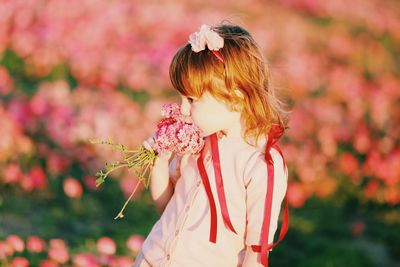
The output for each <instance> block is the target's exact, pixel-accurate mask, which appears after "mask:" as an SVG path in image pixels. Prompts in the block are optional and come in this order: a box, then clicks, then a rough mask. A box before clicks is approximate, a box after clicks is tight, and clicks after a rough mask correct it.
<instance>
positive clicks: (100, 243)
mask: <svg viewBox="0 0 400 267" xmlns="http://www.w3.org/2000/svg"><path fill="white" fill-rule="evenodd" d="M97 250H98V251H99V252H100V253H101V254H105V255H114V254H115V251H116V246H115V242H114V240H112V239H111V238H109V237H102V238H100V239H99V240H97Z"/></svg>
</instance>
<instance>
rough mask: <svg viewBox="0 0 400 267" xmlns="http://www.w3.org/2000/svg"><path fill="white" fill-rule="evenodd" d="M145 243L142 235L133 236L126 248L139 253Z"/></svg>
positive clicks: (127, 242)
mask: <svg viewBox="0 0 400 267" xmlns="http://www.w3.org/2000/svg"><path fill="white" fill-rule="evenodd" d="M143 242H144V238H143V236H141V235H132V236H130V237H129V239H128V240H127V241H126V246H127V247H128V249H130V250H131V251H133V252H134V253H139V251H140V250H141V248H142V244H143Z"/></svg>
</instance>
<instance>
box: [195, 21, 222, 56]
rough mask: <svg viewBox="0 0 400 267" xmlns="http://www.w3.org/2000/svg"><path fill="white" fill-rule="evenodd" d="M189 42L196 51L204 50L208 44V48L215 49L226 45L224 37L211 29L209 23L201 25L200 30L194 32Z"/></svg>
mask: <svg viewBox="0 0 400 267" xmlns="http://www.w3.org/2000/svg"><path fill="white" fill-rule="evenodd" d="M189 43H190V44H191V45H192V50H193V51H194V52H196V53H197V52H200V51H202V50H204V49H205V48H206V45H207V47H208V49H210V50H214V51H215V50H219V49H220V48H222V47H224V38H222V37H221V36H219V34H218V33H216V32H215V31H213V30H211V27H210V26H209V25H206V24H203V25H201V27H200V31H198V32H194V33H192V34H191V35H190V36H189Z"/></svg>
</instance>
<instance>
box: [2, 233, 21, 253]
mask: <svg viewBox="0 0 400 267" xmlns="http://www.w3.org/2000/svg"><path fill="white" fill-rule="evenodd" d="M6 240H7V242H8V243H9V244H10V245H11V246H12V247H13V249H14V251H16V252H22V251H24V248H25V243H24V241H23V240H22V239H21V238H20V237H19V236H17V235H9V236H8V237H7V239H6Z"/></svg>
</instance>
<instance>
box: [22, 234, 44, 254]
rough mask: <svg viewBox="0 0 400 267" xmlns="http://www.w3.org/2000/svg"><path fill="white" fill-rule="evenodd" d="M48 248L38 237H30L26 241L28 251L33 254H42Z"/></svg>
mask: <svg viewBox="0 0 400 267" xmlns="http://www.w3.org/2000/svg"><path fill="white" fill-rule="evenodd" d="M45 248H46V242H45V241H44V240H43V239H41V238H39V237H37V236H29V237H28V240H27V241H26V249H27V250H28V251H29V252H31V253H40V252H42V251H43V250H44V249H45Z"/></svg>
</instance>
